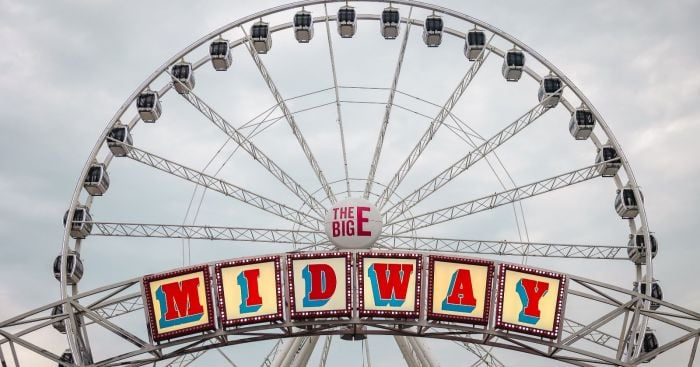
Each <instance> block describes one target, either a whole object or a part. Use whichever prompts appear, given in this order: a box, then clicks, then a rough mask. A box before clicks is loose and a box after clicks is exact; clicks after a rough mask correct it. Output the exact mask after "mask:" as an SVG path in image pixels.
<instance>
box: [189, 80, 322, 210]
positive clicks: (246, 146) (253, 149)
mask: <svg viewBox="0 0 700 367" xmlns="http://www.w3.org/2000/svg"><path fill="white" fill-rule="evenodd" d="M177 82H178V83H181V82H180V81H179V80H178V81H177ZM182 85H183V86H184V87H185V88H187V86H185V85H184V84H182ZM181 96H182V97H183V98H184V99H185V100H187V101H188V102H189V103H190V104H191V105H192V106H194V108H196V109H197V110H198V111H199V112H201V113H202V115H204V116H205V117H206V118H207V119H209V121H211V122H212V123H213V124H214V125H215V126H216V127H218V128H219V129H220V130H221V131H223V132H224V134H226V136H228V137H229V138H231V140H233V141H234V142H235V143H236V144H238V146H240V147H241V148H243V150H245V151H246V152H247V153H248V154H249V155H250V156H251V157H252V158H253V159H254V160H255V161H257V162H258V163H260V165H262V166H263V167H264V168H265V169H266V170H267V171H268V172H270V173H271V174H272V175H273V176H274V177H275V178H277V180H279V182H281V183H282V184H283V185H284V186H286V187H287V188H288V189H289V190H290V191H291V192H292V193H294V195H296V196H297V197H298V198H299V199H301V200H302V201H303V202H304V203H305V204H306V205H308V206H309V207H310V208H311V209H312V210H313V211H314V212H316V213H317V214H318V215H320V216H324V215H325V214H326V213H325V209H324V208H323V204H321V203H320V202H319V201H318V200H317V199H316V198H315V197H313V196H312V195H311V194H309V193H308V192H307V191H306V190H305V189H304V188H303V187H302V186H301V185H300V184H299V183H298V182H296V181H295V180H294V179H293V178H292V177H291V176H290V175H289V174H287V172H285V171H284V170H283V169H282V168H281V167H280V166H279V165H277V164H276V163H275V162H274V161H273V160H272V159H270V158H269V157H268V156H267V155H266V154H265V153H263V151H262V150H261V149H260V148H259V147H257V146H256V145H255V144H253V142H252V141H250V140H249V139H248V138H247V137H246V136H245V135H244V134H242V133H241V132H240V131H239V130H238V129H236V128H235V127H233V125H231V124H230V123H229V122H228V121H226V119H224V118H223V117H221V115H220V114H219V113H217V112H216V111H215V110H214V109H213V108H211V107H210V106H209V105H208V104H207V103H206V102H204V100H202V99H201V98H200V97H198V96H197V95H196V94H195V93H194V92H192V91H191V90H190V91H189V93H183V94H181ZM283 103H285V102H283ZM283 111H284V113H285V115H288V116H293V114H292V112H290V111H289V110H283Z"/></svg>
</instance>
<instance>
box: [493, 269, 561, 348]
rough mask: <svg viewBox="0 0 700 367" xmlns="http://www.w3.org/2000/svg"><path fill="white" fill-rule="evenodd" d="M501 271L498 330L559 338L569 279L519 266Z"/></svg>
mask: <svg viewBox="0 0 700 367" xmlns="http://www.w3.org/2000/svg"><path fill="white" fill-rule="evenodd" d="M500 269H501V270H500V272H501V274H500V276H499V306H498V307H497V313H496V328H499V329H505V330H511V331H519V332H523V333H527V334H533V335H538V336H544V337H548V338H552V339H554V338H557V337H558V336H559V328H560V323H561V314H562V304H563V297H564V288H565V284H566V278H565V276H564V275H563V274H558V273H553V272H548V271H543V270H535V269H530V268H525V267H521V266H517V265H506V264H503V265H501V268H500Z"/></svg>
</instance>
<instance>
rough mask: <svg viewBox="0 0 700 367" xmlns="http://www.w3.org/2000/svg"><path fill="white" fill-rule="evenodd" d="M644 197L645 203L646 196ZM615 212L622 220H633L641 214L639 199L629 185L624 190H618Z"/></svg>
mask: <svg viewBox="0 0 700 367" xmlns="http://www.w3.org/2000/svg"><path fill="white" fill-rule="evenodd" d="M639 195H640V196H642V201H644V196H643V195H642V193H641V192H640V193H639ZM615 211H616V212H617V214H618V215H619V216H620V217H622V219H631V218H634V217H636V216H637V214H639V203H637V198H635V197H634V190H632V188H631V187H630V186H629V185H628V186H625V187H623V188H622V190H617V195H616V196H615Z"/></svg>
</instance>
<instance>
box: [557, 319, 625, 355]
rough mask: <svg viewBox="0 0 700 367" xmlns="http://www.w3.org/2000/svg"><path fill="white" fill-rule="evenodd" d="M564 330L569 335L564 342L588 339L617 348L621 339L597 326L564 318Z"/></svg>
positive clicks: (607, 346)
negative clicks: (593, 326) (598, 328)
mask: <svg viewBox="0 0 700 367" xmlns="http://www.w3.org/2000/svg"><path fill="white" fill-rule="evenodd" d="M562 331H563V332H564V333H566V334H569V336H568V337H567V338H566V339H569V340H565V341H563V343H567V344H572V343H573V342H574V341H575V340H578V339H586V340H588V341H590V342H593V343H596V344H598V345H601V346H604V347H606V348H608V349H612V350H617V347H618V343H619V341H620V339H619V338H618V337H616V336H614V335H611V334H608V333H606V332H603V331H600V330H597V329H595V328H592V329H591V328H589V327H588V326H587V325H585V324H582V323H580V322H577V321H574V320H571V319H564V323H563V324H562Z"/></svg>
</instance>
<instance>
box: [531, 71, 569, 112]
mask: <svg viewBox="0 0 700 367" xmlns="http://www.w3.org/2000/svg"><path fill="white" fill-rule="evenodd" d="M563 85H564V84H563V83H562V82H561V79H559V77H558V76H556V75H552V74H549V75H545V77H544V78H542V81H541V82H540V89H539V91H538V92H537V99H538V100H539V101H540V103H542V102H544V103H542V105H543V106H544V107H545V108H553V107H556V105H557V104H558V103H559V99H561V95H562V86H563Z"/></svg>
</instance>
